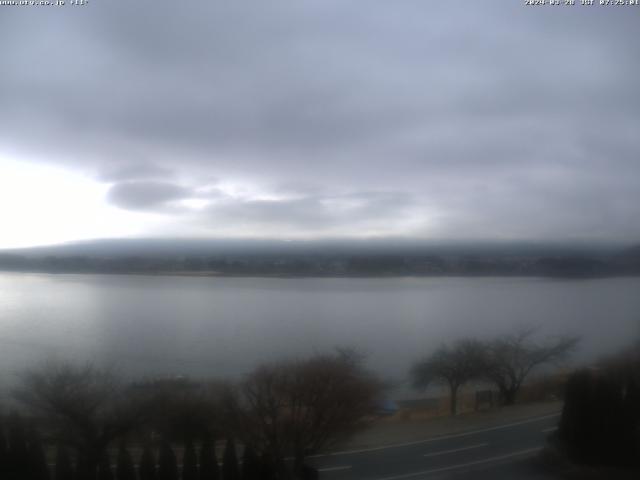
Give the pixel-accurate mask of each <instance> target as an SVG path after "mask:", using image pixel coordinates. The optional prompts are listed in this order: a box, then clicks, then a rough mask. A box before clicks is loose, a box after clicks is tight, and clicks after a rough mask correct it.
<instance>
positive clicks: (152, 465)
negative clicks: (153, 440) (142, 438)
mask: <svg viewBox="0 0 640 480" xmlns="http://www.w3.org/2000/svg"><path fill="white" fill-rule="evenodd" d="M140 480H156V459H155V456H154V455H153V451H152V450H151V448H150V447H149V446H148V445H147V446H145V447H144V450H143V451H142V456H141V457H140Z"/></svg>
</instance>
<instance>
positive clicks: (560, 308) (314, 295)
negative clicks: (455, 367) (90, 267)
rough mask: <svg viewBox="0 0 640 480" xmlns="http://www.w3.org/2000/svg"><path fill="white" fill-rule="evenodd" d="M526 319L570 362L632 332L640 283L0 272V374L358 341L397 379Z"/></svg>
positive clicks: (181, 369) (226, 356)
mask: <svg viewBox="0 0 640 480" xmlns="http://www.w3.org/2000/svg"><path fill="white" fill-rule="evenodd" d="M523 324H533V325H537V326H539V327H540V332H541V334H545V335H555V334H562V333H569V334H580V335H582V337H583V341H582V343H581V346H580V350H579V352H578V354H577V355H576V359H577V360H588V359H590V358H593V357H595V356H597V355H601V354H606V353H608V352H611V351H612V350H615V349H616V348H620V347H622V346H624V345H626V344H628V343H629V342H631V341H633V340H635V339H637V338H639V337H640V279H639V278H613V279H598V280H550V279H537V278H392V279H389V278H385V279H353V278H331V279H318V278H293V279H266V278H199V277H171V276H166V277H162V276H158V277H154V276H134V275H126V276H124V275H123V276H121V275H47V274H0V371H1V372H2V374H3V376H4V377H5V378H8V377H10V376H11V373H13V372H15V371H19V370H20V369H21V368H24V366H26V365H29V364H32V363H33V362H37V361H42V360H46V359H50V358H54V359H55V358H59V359H73V360H92V361H97V362H100V363H102V362H108V363H111V364H113V365H115V366H117V367H118V368H120V369H121V370H122V371H123V372H126V373H131V374H134V375H158V374H171V375H173V374H187V375H191V376H194V377H199V376H214V377H222V376H236V375H240V374H243V373H245V372H247V371H249V370H250V369H251V368H252V367H253V366H255V365H256V364H258V363H260V362H263V361H269V360H273V359H278V358H283V357H292V356H303V355H306V354H309V353H313V352H325V351H328V350H330V349H332V348H333V347H335V346H354V347H356V348H358V349H360V350H362V351H363V352H366V353H367V354H368V365H369V366H370V367H371V368H374V369H376V370H377V371H379V372H380V373H382V374H383V375H384V376H386V377H388V378H393V379H396V380H398V381H402V380H404V379H405V378H406V376H407V371H408V368H409V367H410V365H411V363H412V362H414V361H415V360H416V359H417V358H419V357H421V356H422V355H424V354H426V353H429V352H430V351H431V350H432V349H433V348H435V347H437V346H438V345H439V344H440V343H441V342H446V341H449V340H452V339H454V338H457V337H459V336H465V335H469V336H478V337H481V338H487V337H490V336H491V335H494V334H500V333H505V332H510V331H513V329H514V326H516V325H523Z"/></svg>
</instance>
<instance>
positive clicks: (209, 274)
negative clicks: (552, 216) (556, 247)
mask: <svg viewBox="0 0 640 480" xmlns="http://www.w3.org/2000/svg"><path fill="white" fill-rule="evenodd" d="M1 274H44V275H126V276H144V277H189V278H264V279H295V278H310V279H341V278H342V279H394V278H397V279H400V278H478V279H480V278H541V279H556V280H598V279H609V278H640V273H610V274H598V275H596V274H594V275H551V274H547V275H545V274H533V273H530V274H526V273H514V274H505V273H478V274H468V273H467V274H463V273H453V272H447V273H438V274H435V273H434V274H409V273H407V274H400V273H389V274H375V275H374V274H369V275H366V274H335V273H332V274H324V275H319V274H295V273H259V272H253V273H227V272H216V271H170V270H169V271H157V272H149V271H122V272H113V271H94V272H88V271H51V270H8V269H0V275H1Z"/></svg>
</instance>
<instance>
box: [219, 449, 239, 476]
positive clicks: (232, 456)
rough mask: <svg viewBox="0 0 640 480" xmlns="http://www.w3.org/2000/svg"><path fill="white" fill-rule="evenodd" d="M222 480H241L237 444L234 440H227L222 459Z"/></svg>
mask: <svg viewBox="0 0 640 480" xmlns="http://www.w3.org/2000/svg"><path fill="white" fill-rule="evenodd" d="M222 480H240V471H239V470H238V456H237V455H236V444H235V442H234V441H233V440H227V445H226V446H225V448H224V455H223V459H222Z"/></svg>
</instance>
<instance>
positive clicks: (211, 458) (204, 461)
mask: <svg viewBox="0 0 640 480" xmlns="http://www.w3.org/2000/svg"><path fill="white" fill-rule="evenodd" d="M219 478H220V469H219V468H218V459H217V457H216V451H215V446H214V443H213V442H212V441H211V439H210V437H208V436H207V437H206V438H205V440H204V442H203V443H202V447H201V449H200V480H218V479H219Z"/></svg>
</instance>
